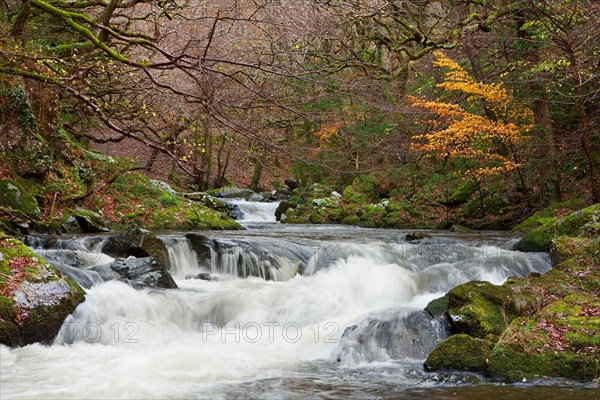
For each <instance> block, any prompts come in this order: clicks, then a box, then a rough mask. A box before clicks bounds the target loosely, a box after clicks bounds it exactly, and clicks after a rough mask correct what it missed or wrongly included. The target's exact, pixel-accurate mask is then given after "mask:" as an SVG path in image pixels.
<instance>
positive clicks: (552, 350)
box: [490, 293, 600, 381]
mask: <svg viewBox="0 0 600 400" xmlns="http://www.w3.org/2000/svg"><path fill="white" fill-rule="evenodd" d="M599 311H600V298H598V296H593V295H590V294H588V293H577V294H573V295H570V296H567V297H565V298H564V299H563V300H559V301H557V302H555V303H553V304H550V305H549V306H547V307H545V308H544V309H542V310H541V311H540V312H539V313H538V314H537V315H535V316H534V317H532V318H522V319H518V320H515V321H513V323H512V324H511V326H510V327H509V329H507V330H506V332H504V334H503V335H502V337H501V338H500V340H499V342H498V344H497V345H496V346H495V347H494V351H493V355H492V357H491V359H490V372H491V373H492V374H493V375H494V376H496V377H502V378H504V379H506V380H507V381H516V380H520V379H522V378H527V379H532V378H541V377H545V376H553V377H563V378H568V379H575V380H580V381H590V380H593V379H596V378H598V377H599V376H600V362H599V359H598V356H597V353H596V352H597V349H598V348H600V316H598V315H595V314H597V313H598V312H599Z"/></svg>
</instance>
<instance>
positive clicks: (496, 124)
mask: <svg viewBox="0 0 600 400" xmlns="http://www.w3.org/2000/svg"><path fill="white" fill-rule="evenodd" d="M435 56H436V61H435V65H437V66H439V67H444V68H447V69H448V72H446V74H445V80H444V82H442V83H440V84H439V85H438V87H441V88H443V89H446V90H451V91H459V92H461V93H464V94H467V95H468V100H469V101H471V102H474V101H479V102H481V105H483V106H484V107H485V108H486V111H487V112H486V115H485V116H483V115H477V114H474V113H472V112H470V111H467V110H466V109H465V108H463V107H462V106H461V105H459V104H452V103H446V102H443V101H440V100H439V99H436V100H435V101H427V100H422V99H417V98H414V97H410V98H409V100H410V101H411V103H412V104H413V106H415V107H418V108H421V109H423V110H424V111H426V112H427V113H428V114H431V115H432V116H433V118H432V120H431V121H430V122H431V123H432V124H434V125H435V126H437V129H436V130H434V131H433V132H430V133H426V134H422V135H417V136H414V137H413V143H412V144H411V146H412V148H413V149H415V150H420V151H424V152H426V153H430V155H431V156H444V157H446V156H449V157H451V158H461V159H469V160H477V161H479V163H480V164H481V165H483V166H480V167H477V168H472V169H471V170H467V171H466V173H467V174H474V175H477V176H485V175H495V174H500V173H505V172H508V171H511V170H513V169H515V168H517V167H518V164H517V163H515V162H513V161H512V160H511V159H509V157H511V154H510V153H511V152H512V153H514V151H515V149H516V148H517V146H518V145H519V144H520V143H521V142H522V141H523V140H524V139H525V137H526V136H525V135H526V133H527V131H528V130H529V129H530V128H531V126H532V125H531V121H532V119H533V113H532V111H531V110H530V109H529V108H527V107H524V106H520V105H518V104H516V102H515V101H514V99H513V96H512V93H511V92H510V91H509V90H508V89H506V88H504V87H503V84H502V83H482V82H477V81H476V80H475V79H473V77H471V76H470V75H469V74H468V73H467V71H465V70H464V69H463V68H462V67H461V66H460V65H458V64H457V63H456V62H455V61H453V60H451V59H450V58H448V57H446V56H445V55H444V54H443V53H442V52H439V51H438V52H436V53H435Z"/></svg>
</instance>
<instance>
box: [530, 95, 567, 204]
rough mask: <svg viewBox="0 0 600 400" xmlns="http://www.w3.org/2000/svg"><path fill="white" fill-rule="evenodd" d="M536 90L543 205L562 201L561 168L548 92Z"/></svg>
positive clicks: (534, 101) (535, 109) (535, 117)
mask: <svg viewBox="0 0 600 400" xmlns="http://www.w3.org/2000/svg"><path fill="white" fill-rule="evenodd" d="M535 86H538V88H537V89H539V90H536V92H537V93H536V95H535V99H534V100H533V116H534V119H535V124H536V125H537V133H538V134H537V138H538V143H539V146H540V148H541V150H538V151H537V153H538V154H539V156H540V157H541V158H542V162H541V168H540V174H541V176H540V181H541V182H540V184H541V188H542V192H541V196H542V205H544V206H547V205H548V204H549V203H551V202H556V201H561V200H562V194H561V190H560V170H559V168H558V166H559V162H558V152H559V149H558V138H557V135H556V130H555V129H554V125H553V121H552V113H551V111H550V104H549V103H548V94H547V93H546V90H545V88H543V87H542V88H539V86H540V85H535Z"/></svg>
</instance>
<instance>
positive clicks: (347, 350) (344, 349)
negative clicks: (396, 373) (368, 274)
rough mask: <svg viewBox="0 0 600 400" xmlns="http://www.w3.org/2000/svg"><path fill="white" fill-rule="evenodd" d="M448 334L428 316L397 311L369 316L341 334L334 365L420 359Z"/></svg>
mask: <svg viewBox="0 0 600 400" xmlns="http://www.w3.org/2000/svg"><path fill="white" fill-rule="evenodd" d="M448 335H449V332H448V330H447V328H446V327H445V326H444V324H440V323H439V322H438V321H436V320H435V319H434V318H432V317H431V316H430V315H429V314H427V313H426V312H424V311H420V310H406V309H400V310H398V311H388V312H384V313H378V314H375V315H372V316H369V317H368V318H366V319H365V320H363V321H361V322H360V323H359V324H357V325H354V326H351V327H349V328H347V329H346V330H345V331H344V334H343V336H342V339H341V341H340V350H339V353H338V356H337V359H338V362H346V363H361V362H373V361H384V360H387V359H390V358H391V359H403V358H416V359H419V358H421V359H422V358H424V357H425V356H426V355H427V354H428V353H429V352H430V351H431V350H432V349H433V348H434V347H435V345H436V344H437V343H439V342H440V341H441V340H443V339H445V338H446V337H448Z"/></svg>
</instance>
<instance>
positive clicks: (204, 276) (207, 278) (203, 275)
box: [185, 272, 213, 281]
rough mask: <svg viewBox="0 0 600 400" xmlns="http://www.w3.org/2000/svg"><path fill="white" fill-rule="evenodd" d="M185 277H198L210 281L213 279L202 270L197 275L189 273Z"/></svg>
mask: <svg viewBox="0 0 600 400" xmlns="http://www.w3.org/2000/svg"><path fill="white" fill-rule="evenodd" d="M185 279H200V280H203V281H212V280H213V279H212V277H211V276H210V274H209V273H208V272H202V273H200V274H197V275H189V276H186V277H185Z"/></svg>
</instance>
